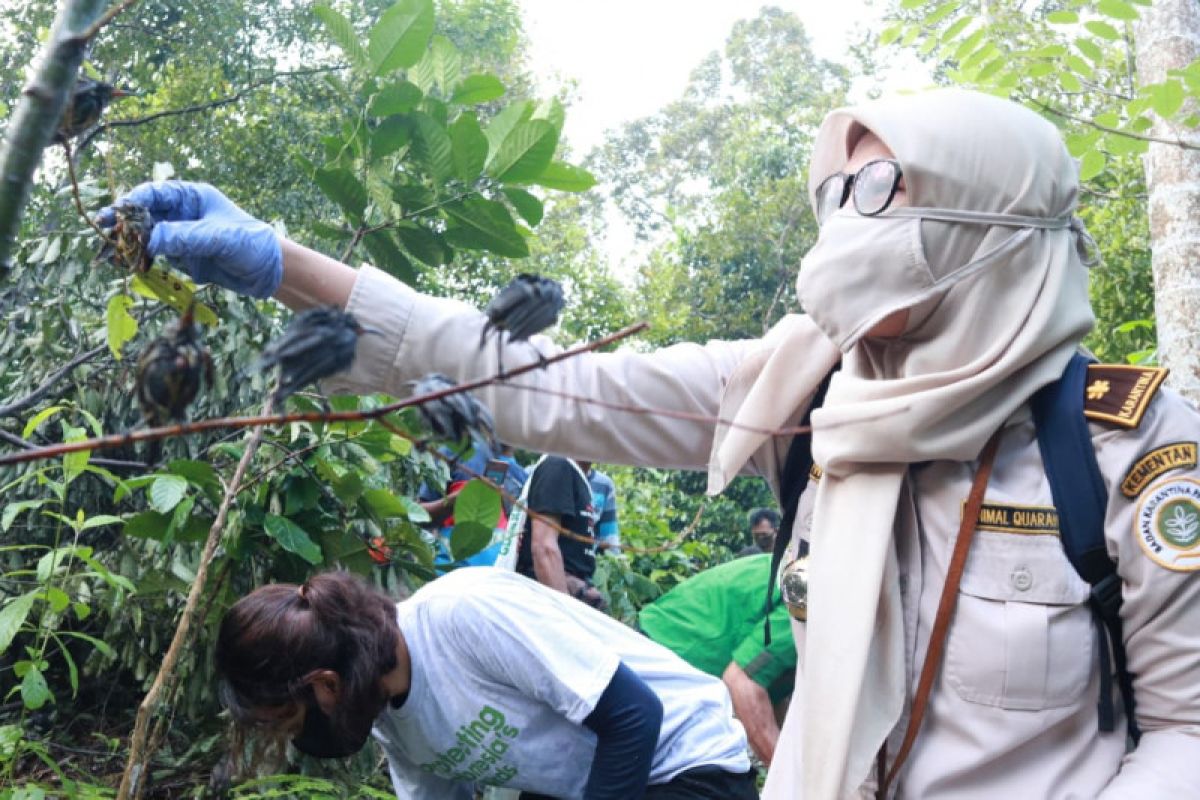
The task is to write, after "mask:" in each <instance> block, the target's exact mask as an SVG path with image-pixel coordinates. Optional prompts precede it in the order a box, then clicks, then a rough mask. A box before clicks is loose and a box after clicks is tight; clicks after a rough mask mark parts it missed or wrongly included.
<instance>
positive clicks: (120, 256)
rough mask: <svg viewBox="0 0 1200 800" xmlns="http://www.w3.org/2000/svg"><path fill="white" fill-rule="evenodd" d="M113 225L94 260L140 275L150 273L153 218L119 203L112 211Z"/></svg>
mask: <svg viewBox="0 0 1200 800" xmlns="http://www.w3.org/2000/svg"><path fill="white" fill-rule="evenodd" d="M113 216H114V218H115V219H116V221H115V222H114V223H113V226H112V227H111V228H109V229H108V231H107V236H108V238H107V239H106V240H105V242H104V245H103V246H102V247H101V248H100V252H99V253H97V254H96V260H97V261H100V260H104V261H108V262H109V263H110V264H112V265H113V266H115V267H119V268H121V269H127V270H132V271H134V272H138V273H142V272H146V271H148V270H149V269H150V265H151V264H152V263H153V262H154V258H153V257H152V256H151V255H150V251H149V244H150V234H151V233H153V232H154V217H152V216H151V215H150V212H149V211H147V210H146V209H145V208H144V207H143V206H139V205H138V204H137V203H129V202H125V203H119V204H118V205H116V206H114V207H113Z"/></svg>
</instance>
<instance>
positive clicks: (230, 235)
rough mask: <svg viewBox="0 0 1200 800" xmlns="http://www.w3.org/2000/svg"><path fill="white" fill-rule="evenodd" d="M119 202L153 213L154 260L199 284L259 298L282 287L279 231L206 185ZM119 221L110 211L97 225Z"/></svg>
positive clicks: (182, 184) (144, 190)
mask: <svg viewBox="0 0 1200 800" xmlns="http://www.w3.org/2000/svg"><path fill="white" fill-rule="evenodd" d="M118 202H119V203H120V202H130V203H137V204H138V205H140V206H143V207H145V208H146V210H148V211H149V212H150V214H151V216H153V217H154V222H155V225H154V232H153V233H152V234H151V236H150V244H149V247H148V249H149V251H150V255H152V256H160V255H161V256H166V257H167V258H169V259H171V262H172V263H173V264H176V265H178V266H181V267H183V269H184V270H186V271H187V273H188V275H190V276H191V277H192V280H194V281H196V282H197V283H215V284H217V285H218V286H224V287H225V288H226V289H232V290H233V291H235V292H237V293H239V294H245V295H250V296H251V297H258V298H265V297H270V296H272V295H273V294H275V291H276V290H277V289H278V288H279V282H280V281H281V280H283V251H282V249H281V248H280V245H279V237H278V236H276V235H275V230H274V229H273V228H272V227H271V226H270V225H268V224H267V223H265V222H262V221H261V220H257V219H255V218H254V217H252V216H250V215H249V214H247V213H246V212H245V211H243V210H242V209H240V208H238V207H237V206H236V205H234V203H233V201H232V200H230V199H229V198H228V197H226V196H225V195H223V194H221V192H220V191H219V190H217V189H216V188H214V187H212V186H209V185H208V184H207V183H192V182H190V181H157V182H154V183H143V184H141V185H139V186H136V187H134V188H133V189H132V190H131V191H130V192H129V194H127V195H125V196H124V197H122V198H121V199H120V200H119V201H118ZM114 219H115V217H114V216H113V210H112V208H111V207H109V208H105V209H103V210H102V211H101V212H100V214H99V215H98V216H97V217H96V222H97V223H98V224H99V225H100V226H102V227H110V226H111V225H112V224H113V222H114Z"/></svg>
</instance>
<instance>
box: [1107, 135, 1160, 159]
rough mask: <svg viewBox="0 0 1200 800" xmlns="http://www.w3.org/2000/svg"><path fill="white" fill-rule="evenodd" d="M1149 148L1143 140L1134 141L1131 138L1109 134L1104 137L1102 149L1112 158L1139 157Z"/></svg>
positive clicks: (1148, 144)
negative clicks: (1111, 155)
mask: <svg viewBox="0 0 1200 800" xmlns="http://www.w3.org/2000/svg"><path fill="white" fill-rule="evenodd" d="M1149 147H1150V143H1149V142H1147V141H1146V140H1145V139H1135V138H1133V137H1132V136H1122V135H1121V134H1117V133H1111V134H1106V135H1105V137H1104V149H1105V150H1107V151H1108V152H1110V153H1112V154H1113V155H1114V156H1124V155H1141V154H1142V153H1145V152H1146V150H1148V149H1149Z"/></svg>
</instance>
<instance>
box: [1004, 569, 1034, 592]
mask: <svg viewBox="0 0 1200 800" xmlns="http://www.w3.org/2000/svg"><path fill="white" fill-rule="evenodd" d="M1009 580H1011V581H1012V585H1013V588H1014V589H1016V590H1017V591H1018V592H1027V591H1029V587H1031V586H1033V573H1031V572H1030V571H1029V570H1028V569H1027V568H1025V567H1017V568H1016V569H1014V570H1013V571H1012V575H1010V576H1009Z"/></svg>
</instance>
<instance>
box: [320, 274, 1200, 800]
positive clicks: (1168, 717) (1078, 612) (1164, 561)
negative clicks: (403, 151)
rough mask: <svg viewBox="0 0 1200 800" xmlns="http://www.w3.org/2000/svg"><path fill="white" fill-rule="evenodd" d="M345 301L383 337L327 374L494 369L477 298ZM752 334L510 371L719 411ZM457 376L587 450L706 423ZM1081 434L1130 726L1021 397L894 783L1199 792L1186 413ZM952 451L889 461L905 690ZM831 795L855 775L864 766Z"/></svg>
mask: <svg viewBox="0 0 1200 800" xmlns="http://www.w3.org/2000/svg"><path fill="white" fill-rule="evenodd" d="M349 310H350V311H351V312H353V313H354V314H355V315H356V316H358V318H359V319H360V321H362V322H363V323H364V324H367V325H370V326H373V327H376V328H379V329H381V330H382V331H383V333H384V335H383V336H379V337H374V336H373V337H364V338H363V339H362V340H361V342H360V344H359V348H358V357H357V359H356V361H355V364H354V367H353V368H352V369H351V370H350V371H349V372H348V373H345V374H343V375H340V376H335V378H334V379H332V380H331V381H330V382H329V384H327V388H331V389H341V390H348V391H356V392H370V391H385V392H390V393H392V394H396V395H405V394H407V393H408V392H409V388H408V386H407V382H408V381H411V380H414V379H416V378H418V377H420V376H421V375H423V374H425V373H427V372H431V371H438V372H443V373H446V374H447V375H449V376H450V377H451V378H452V379H454V380H457V381H460V382H462V381H466V380H469V379H473V378H479V377H485V376H488V375H491V374H493V373H494V372H495V371H496V364H495V359H496V356H495V348H494V347H491V346H487V347H484V348H482V349H480V348H479V346H478V342H479V334H480V330H481V328H482V324H483V318H482V316H481V315H480V314H479V313H478V312H477V311H475V310H474V309H470V308H468V307H466V306H463V305H462V304H459V303H456V302H453V301H447V300H435V299H431V298H426V297H423V296H421V295H418V294H416V293H414V292H412V291H411V290H409V289H408V288H406V287H404V286H403V285H401V284H399V283H398V282H396V281H394V280H392V279H390V278H388V277H387V276H385V275H384V274H383V273H380V272H378V271H376V270H373V269H370V268H366V269H364V270H363V271H362V273H361V275H360V276H359V279H358V281H357V283H356V285H355V288H354V292H353V294H352V297H351V300H350V304H349ZM535 345H536V347H537V348H539V350H540V351H541V352H542V353H543V354H545V355H549V354H550V353H551V352H552V351H553V350H554V348H553V346H552V345H550V343H549V342H548V341H546V340H544V339H535ZM767 346H768V345H765V344H764V343H763V342H762V341H760V340H754V341H743V342H712V343H709V344H708V345H705V346H699V345H693V344H684V345H677V346H675V347H670V348H665V349H663V350H659V351H655V352H652V353H646V354H637V353H632V352H628V351H622V352H618V353H611V354H601V355H588V356H583V357H578V358H573V359H570V360H568V361H565V362H562V363H560V364H555V365H553V366H552V367H550V368H549V369H546V370H537V371H535V372H533V373H529V374H528V375H525V376H520V377H518V378H515V379H513V381H514V382H515V383H521V384H525V385H529V386H542V387H547V388H553V389H555V390H558V391H562V392H569V393H573V394H578V395H585V396H588V397H594V398H597V399H600V400H603V401H605V402H606V403H616V404H621V405H628V406H631V407H633V408H638V409H660V410H672V411H683V412H689V413H693V414H698V415H703V416H707V417H714V416H717V415H718V414H719V415H720V416H722V417H724V418H729V417H732V416H733V413H732V412H734V411H736V404H737V402H738V398H737V397H733V396H730V395H731V394H736V393H739V392H742V391H744V386H741V387H740V388H738V387H739V379H738V375H739V371H744V370H745V367H746V365H747V364H753V363H761V362H762V358H763V355H764V348H765V347H767ZM536 358H537V356H536V354H534V352H533V350H532V348H529V347H526V346H525V345H520V344H519V345H513V346H508V347H506V349H505V355H504V360H505V366H506V367H507V368H509V369H511V368H512V367H514V366H517V365H519V364H521V363H527V362H530V361H532V360H534V359H536ZM797 358H798V359H800V358H803V354H799V353H798V354H797ZM731 387H734V388H733V390H731ZM478 394H479V396H480V399H481V400H483V401H484V402H485V403H486V404H488V405H489V407H490V408H491V409H492V411H493V413H494V414H495V417H496V422H497V427H498V430H499V433H500V435H501V437H502V438H504V439H506V440H508V441H511V442H514V443H517V444H520V445H522V446H527V447H530V448H533V449H538V450H543V451H547V452H555V453H560V454H564V455H574V456H578V457H581V458H590V459H592V460H596V461H601V462H610V463H627V464H642V465H650V466H660V467H679V468H688V469H700V470H703V469H706V467H707V462H708V458H709V453H710V448H711V445H712V437H713V429H712V426H711V424H708V423H702V422H695V421H690V420H685V419H679V418H673V417H667V416H663V415H656V414H653V413H650V414H635V413H626V412H622V411H619V410H616V411H614V410H612V409H610V408H602V407H599V406H596V405H590V404H583V403H579V402H576V401H573V400H569V399H565V398H561V397H555V396H552V395H545V394H542V395H538V394H536V393H534V392H529V391H514V390H511V389H497V388H490V389H487V390H483V391H480V392H479V393H478ZM742 396H744V394H742ZM1092 432H1093V443H1094V445H1095V449H1096V457H1097V460H1098V463H1099V465H1100V469H1101V472H1102V474H1103V477H1104V480H1105V482H1106V484H1107V487H1108V494H1109V507H1108V512H1107V517H1106V520H1107V524H1106V539H1107V545H1108V551H1109V555H1110V556H1111V557H1112V558H1113V560H1114V561H1115V562H1116V563H1117V565H1118V572H1119V575H1120V577H1121V579H1122V583H1123V595H1124V604H1123V606H1122V611H1121V614H1122V619H1123V623H1124V635H1125V645H1126V650H1127V653H1128V658H1129V669H1130V671H1131V672H1132V673H1133V675H1134V687H1135V697H1136V701H1137V717H1138V719H1137V722H1138V724H1139V726H1140V727H1141V730H1142V732H1143V735H1142V740H1141V744H1140V746H1139V747H1138V748H1137V749H1136V750H1132V751H1130V752H1126V738H1125V734H1124V728H1123V717H1122V716H1121V715H1120V714H1119V713H1118V730H1117V731H1115V732H1113V733H1110V734H1101V733H1100V732H1099V730H1098V728H1097V711H1096V703H1097V699H1098V692H1099V677H1098V663H1099V662H1098V646H1099V636H1101V635H1102V634H1101V633H1100V631H1099V630H1098V629H1097V628H1096V626H1095V624H1094V622H1093V621H1092V617H1091V614H1090V611H1089V610H1088V608H1087V606H1086V600H1087V597H1088V586H1087V584H1086V583H1085V582H1084V581H1082V580H1081V579H1080V578H1079V577H1078V575H1077V574H1076V573H1075V571H1074V569H1073V568H1072V567H1071V565H1070V563H1069V562H1068V561H1067V559H1066V556H1065V555H1064V553H1063V549H1062V544H1061V542H1060V541H1059V538H1058V526H1057V519H1056V516H1055V514H1054V510H1053V503H1052V501H1051V496H1050V487H1049V484H1048V482H1047V479H1046V476H1045V470H1044V468H1043V466H1042V462H1041V458H1040V456H1039V453H1038V447H1037V442H1036V439H1035V437H1034V429H1033V423H1032V421H1031V419H1030V417H1029V415H1028V413H1027V412H1025V413H1023V414H1018V415H1017V416H1016V417H1015V418H1014V419H1012V420H1010V424H1009V426H1008V429H1007V431H1006V433H1005V435H1004V437H1003V439H1002V441H1001V446H1000V450H999V454H998V456H997V460H996V465H995V469H994V472H993V475H992V478H991V481H990V483H989V485H988V490H987V494H986V504H987V505H986V506H985V508H984V511H983V512H982V514H981V520H980V523H979V525H978V532H977V534H976V540H975V542H974V543H973V544H972V548H971V552H970V555H969V558H968V562H967V567H966V570H965V573H964V575H963V579H962V584H961V587H960V596H959V602H958V608H957V611H956V615H955V618H954V622H953V624H952V625H951V628H950V633H949V636H948V641H947V650H946V656H945V660H944V662H943V664H942V667H941V670H940V671H939V677H938V679H937V681H936V682H935V686H934V690H933V693H932V697H931V700H930V704H929V708H928V710H927V713H926V717H925V721H924V723H923V725H922V728H921V731H920V734H919V736H918V737H917V741H916V745H915V747H914V748H913V752H912V754H911V755H910V757H909V760H908V762H907V764H906V766H905V768H904V770H903V772H902V774H901V776H900V780H899V782H898V786H897V787H896V791H895V795H894V796H897V797H904V798H1004V800H1011V798H1013V797H1019V798H1028V800H1034V798H1055V799H1060V798H1061V799H1063V800H1065V799H1066V798H1092V797H1103V798H1105V800H1116V799H1117V798H1185V797H1197V798H1200V576H1198V574H1197V572H1198V571H1200V470H1198V469H1197V466H1196V448H1197V441H1200V415H1198V414H1197V413H1196V412H1195V411H1194V410H1193V409H1192V408H1191V407H1190V406H1188V405H1187V404H1186V403H1185V402H1184V401H1183V400H1182V399H1180V398H1179V397H1178V396H1176V395H1174V394H1173V393H1171V392H1170V391H1167V390H1162V391H1160V392H1158V393H1157V394H1156V395H1155V397H1154V398H1153V399H1152V400H1151V401H1150V403H1149V407H1148V409H1147V410H1146V413H1145V416H1144V418H1143V419H1142V420H1141V422H1140V424H1139V425H1138V426H1137V427H1136V428H1132V429H1128V428H1123V427H1116V426H1113V425H1110V424H1107V423H1103V422H1100V423H1093V425H1092ZM787 444H788V442H787V441H786V439H777V440H776V441H774V442H772V443H769V444H768V445H765V446H764V447H762V448H761V449H760V451H759V452H757V453H755V455H754V456H753V457H752V458H751V460H750V462H749V463H748V464H747V465H746V471H748V472H753V473H757V474H760V475H762V476H763V477H764V478H766V479H767V480H768V482H770V483H771V484H772V486H773V487H774V488H776V489H778V486H777V485H776V483H775V481H776V480H777V477H778V474H779V468H780V463H781V461H782V458H783V456H784V454H785V453H786V448H787ZM1170 447H1173V448H1174V449H1173V450H1169V449H1166V448H1170ZM1156 451H1158V452H1157V454H1156ZM974 467H975V465H974V464H969V463H958V462H942V461H938V462H931V463H928V464H919V465H913V466H912V467H911V469H910V471H909V479H908V482H907V486H908V491H907V497H908V500H907V502H906V503H904V504H903V505H902V509H901V513H900V516H899V517H898V520H897V529H896V547H897V553H898V555H899V561H900V564H901V571H902V586H901V592H902V596H903V604H904V615H905V634H906V655H907V660H908V665H909V675H910V679H911V682H912V685H913V687H914V688H915V685H916V680H917V677H918V675H919V673H920V667H921V659H922V658H923V655H924V652H925V648H926V645H927V642H928V636H929V630H930V627H931V626H932V624H933V618H934V614H935V610H936V607H937V602H938V596H939V593H940V592H941V589H942V585H943V583H944V580H945V571H946V566H947V562H948V560H949V556H950V551H951V549H952V546H953V540H954V537H955V535H956V533H957V530H958V526H959V516H960V514H961V509H962V506H963V502H964V500H965V499H966V496H967V493H968V491H969V488H970V484H971V479H972V477H973V475H974ZM814 495H815V491H814V489H813V486H812V485H810V487H809V489H807V490H806V491H805V492H804V495H803V496H802V498H801V505H800V510H799V513H798V515H797V523H796V528H797V531H796V532H797V533H798V534H799V535H801V536H807V535H808V533H809V529H810V527H811V514H812V504H813V497H814ZM845 534H846V535H849V536H853V535H854V532H853V531H847V532H845ZM813 568H814V569H816V568H819V565H813ZM809 613H813V614H816V613H821V610H820V609H810V610H809ZM793 633H794V635H795V639H796V645H797V648H798V651H799V657H800V663H799V666H798V670H797V681H801V680H803V668H804V646H805V645H804V642H805V639H804V626H803V625H802V624H800V623H793ZM801 701H802V693H801V692H796V693H795V695H794V698H793V705H792V708H791V710H790V712H789V715H788V719H787V721H786V722H785V735H784V738H783V740H782V742H784V743H786V742H789V741H791V742H795V741H796V736H797V735H798V731H799V726H798V725H796V724H795V723H797V722H798V720H799V718H800V715H801V714H803V708H802V707H801ZM1118 705H1119V701H1118ZM1118 711H1119V709H1118ZM906 723H907V717H905V718H902V719H901V720H900V722H899V724H898V725H897V728H896V730H895V731H894V732H893V736H892V739H891V741H890V743H889V745H890V746H889V751H890V752H892V753H895V752H896V750H897V748H898V746H899V742H900V738H901V737H902V735H903V731H904V726H905V724H906ZM796 770H797V765H796V763H795V753H794V752H793V751H791V750H789V749H788V748H785V747H781V748H780V750H779V751H777V753H776V760H775V763H774V764H773V765H772V769H771V774H770V777H769V778H768V782H767V788H766V792H765V794H764V797H766V798H769V799H770V800H795V798H798V797H799V796H800V795H799V789H798V785H799V782H798V779H797V773H796ZM848 796H861V797H873V796H874V793H873V790H872V788H871V786H866V787H862V788H861V789H860V790H859V791H858V792H856V793H855V792H852V793H850V794H849V795H848Z"/></svg>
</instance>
